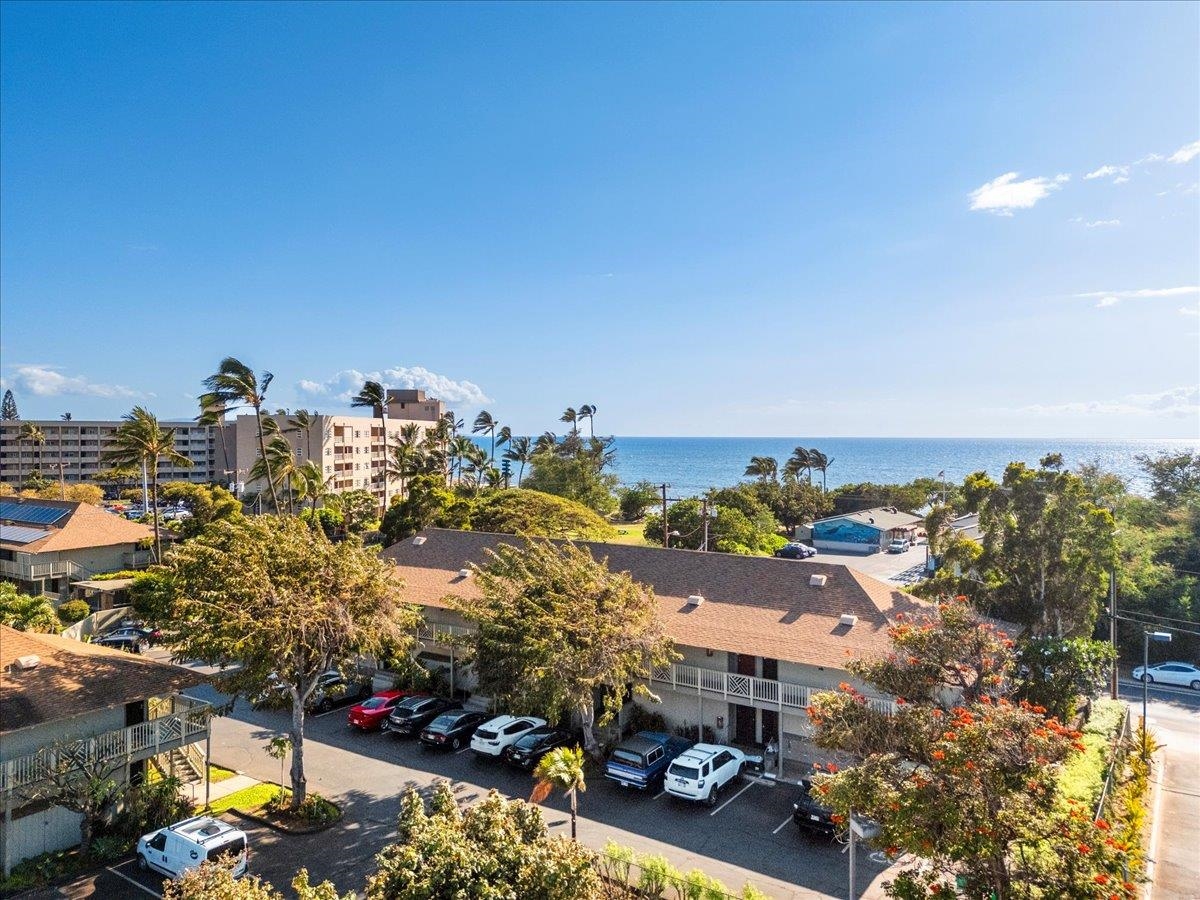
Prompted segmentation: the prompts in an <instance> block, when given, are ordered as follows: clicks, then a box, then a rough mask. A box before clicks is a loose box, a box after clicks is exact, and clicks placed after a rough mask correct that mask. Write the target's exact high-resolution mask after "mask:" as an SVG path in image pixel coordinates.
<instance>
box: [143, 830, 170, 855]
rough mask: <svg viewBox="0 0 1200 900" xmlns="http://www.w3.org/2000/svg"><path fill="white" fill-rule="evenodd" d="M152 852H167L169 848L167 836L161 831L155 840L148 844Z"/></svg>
mask: <svg viewBox="0 0 1200 900" xmlns="http://www.w3.org/2000/svg"><path fill="white" fill-rule="evenodd" d="M146 846H148V847H149V848H150V849H151V850H160V851H161V850H165V849H166V847H167V836H166V835H165V834H163V833H162V832H161V831H160V832H159V833H158V834H156V835H155V836H154V840H152V841H150V843H149V844H147V845H146Z"/></svg>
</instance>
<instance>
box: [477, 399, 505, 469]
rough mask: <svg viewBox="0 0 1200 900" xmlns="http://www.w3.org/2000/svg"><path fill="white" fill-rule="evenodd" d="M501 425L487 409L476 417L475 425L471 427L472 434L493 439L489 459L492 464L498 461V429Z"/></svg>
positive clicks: (482, 410)
mask: <svg viewBox="0 0 1200 900" xmlns="http://www.w3.org/2000/svg"><path fill="white" fill-rule="evenodd" d="M499 426H500V423H499V422H497V421H496V419H495V418H494V417H493V416H492V414H491V413H490V412H488V411H487V410H486V409H481V410H480V411H479V415H477V416H476V417H475V424H474V425H472V426H471V434H486V435H490V436H491V438H492V452H491V454H490V455H489V456H488V459H489V460H491V461H492V462H495V460H496V429H497V428H498V427H499Z"/></svg>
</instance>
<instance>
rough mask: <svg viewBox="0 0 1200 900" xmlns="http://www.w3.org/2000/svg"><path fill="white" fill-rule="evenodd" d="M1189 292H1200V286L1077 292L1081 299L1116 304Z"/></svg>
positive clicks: (1175, 295)
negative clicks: (1123, 301)
mask: <svg viewBox="0 0 1200 900" xmlns="http://www.w3.org/2000/svg"><path fill="white" fill-rule="evenodd" d="M1189 294H1200V287H1197V286H1196V285H1186V286H1184V287H1172V288H1139V289H1138V290H1136V291H1089V292H1088V293H1086V294H1076V295H1075V296H1076V297H1078V298H1079V299H1081V300H1095V301H1096V305H1097V306H1100V307H1104V306H1116V305H1117V304H1118V303H1120V302H1121V301H1122V300H1152V299H1155V298H1157V297H1186V296H1188V295H1189Z"/></svg>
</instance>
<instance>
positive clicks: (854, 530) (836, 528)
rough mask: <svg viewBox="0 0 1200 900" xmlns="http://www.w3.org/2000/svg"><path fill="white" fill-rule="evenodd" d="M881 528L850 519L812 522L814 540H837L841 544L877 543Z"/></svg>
mask: <svg viewBox="0 0 1200 900" xmlns="http://www.w3.org/2000/svg"><path fill="white" fill-rule="evenodd" d="M882 530H883V529H881V528H877V527H875V526H873V525H864V524H863V523H861V522H855V521H854V520H852V519H834V520H832V521H830V522H814V523H813V534H812V536H813V540H814V541H837V542H839V543H842V544H878V543H879V533H880V532H881V531H882Z"/></svg>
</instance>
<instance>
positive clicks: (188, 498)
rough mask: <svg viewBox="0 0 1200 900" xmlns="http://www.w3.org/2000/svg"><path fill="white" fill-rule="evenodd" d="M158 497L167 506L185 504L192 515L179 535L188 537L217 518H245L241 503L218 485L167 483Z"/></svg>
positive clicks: (184, 521) (182, 522)
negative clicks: (167, 504)
mask: <svg viewBox="0 0 1200 900" xmlns="http://www.w3.org/2000/svg"><path fill="white" fill-rule="evenodd" d="M158 495H159V496H160V497H161V498H162V499H163V500H165V501H167V502H168V503H174V504H182V505H183V508H184V509H186V510H187V511H188V512H190V513H191V514H192V517H191V518H190V519H184V520H182V521H181V522H180V529H179V530H180V534H181V535H182V536H183V537H185V538H187V537H192V536H193V535H196V534H198V533H200V532H201V531H202V530H204V528H205V527H207V526H208V525H209V523H211V522H215V521H217V520H218V519H226V520H237V519H241V518H242V503H241V501H240V500H238V499H237V497H235V496H233V494H231V493H229V491H227V490H226V489H225V488H223V487H220V486H219V485H207V484H195V483H193V482H190V481H168V482H166V483H165V484H163V485H161V486H160V487H159V489H158Z"/></svg>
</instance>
